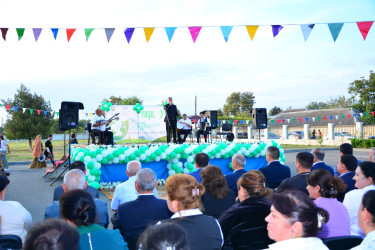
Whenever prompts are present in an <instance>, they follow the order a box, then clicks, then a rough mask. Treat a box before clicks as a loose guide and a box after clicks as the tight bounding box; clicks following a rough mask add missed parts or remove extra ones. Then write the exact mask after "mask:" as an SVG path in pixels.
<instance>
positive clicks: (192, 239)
mask: <svg viewBox="0 0 375 250" xmlns="http://www.w3.org/2000/svg"><path fill="white" fill-rule="evenodd" d="M165 190H166V192H167V195H168V199H167V203H168V208H169V210H171V211H172V212H174V213H175V214H174V215H173V216H172V217H171V219H169V220H165V221H163V223H175V224H178V225H180V226H181V227H182V228H184V230H185V232H186V235H187V239H188V242H189V245H190V249H221V246H222V245H223V238H222V232H221V229H220V225H219V222H218V221H217V220H216V219H215V218H213V217H211V216H208V215H204V214H202V212H201V211H200V210H199V207H200V199H201V196H202V194H203V193H204V187H203V186H202V185H201V184H199V183H198V182H197V180H196V179H195V178H194V177H193V176H191V175H188V174H176V175H172V176H169V177H168V179H167V181H166V183H165Z"/></svg>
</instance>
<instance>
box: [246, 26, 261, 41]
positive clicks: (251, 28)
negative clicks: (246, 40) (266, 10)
mask: <svg viewBox="0 0 375 250" xmlns="http://www.w3.org/2000/svg"><path fill="white" fill-rule="evenodd" d="M258 27H259V25H257V26H246V29H247V32H248V33H249V36H250V38H251V41H252V40H253V38H254V36H255V33H256V32H257V30H258Z"/></svg>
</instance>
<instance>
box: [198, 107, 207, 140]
mask: <svg viewBox="0 0 375 250" xmlns="http://www.w3.org/2000/svg"><path fill="white" fill-rule="evenodd" d="M199 115H200V117H201V118H200V119H199V120H198V124H197V128H198V131H197V143H199V139H200V137H201V135H202V134H203V136H204V142H207V130H208V129H209V127H210V119H209V118H208V117H206V116H205V115H206V113H205V112H204V111H202V112H200V113H199Z"/></svg>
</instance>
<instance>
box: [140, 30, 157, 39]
mask: <svg viewBox="0 0 375 250" xmlns="http://www.w3.org/2000/svg"><path fill="white" fill-rule="evenodd" d="M154 30H155V28H143V31H144V32H145V36H146V41H147V42H148V41H149V40H150V38H151V36H152V33H154Z"/></svg>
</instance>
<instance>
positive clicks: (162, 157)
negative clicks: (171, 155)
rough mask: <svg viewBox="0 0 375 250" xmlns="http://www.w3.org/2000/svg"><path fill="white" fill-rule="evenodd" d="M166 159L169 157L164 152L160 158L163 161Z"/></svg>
mask: <svg viewBox="0 0 375 250" xmlns="http://www.w3.org/2000/svg"><path fill="white" fill-rule="evenodd" d="M166 157H167V154H166V153H164V152H163V153H161V155H160V158H161V159H163V160H164V159H165V158H166Z"/></svg>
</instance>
